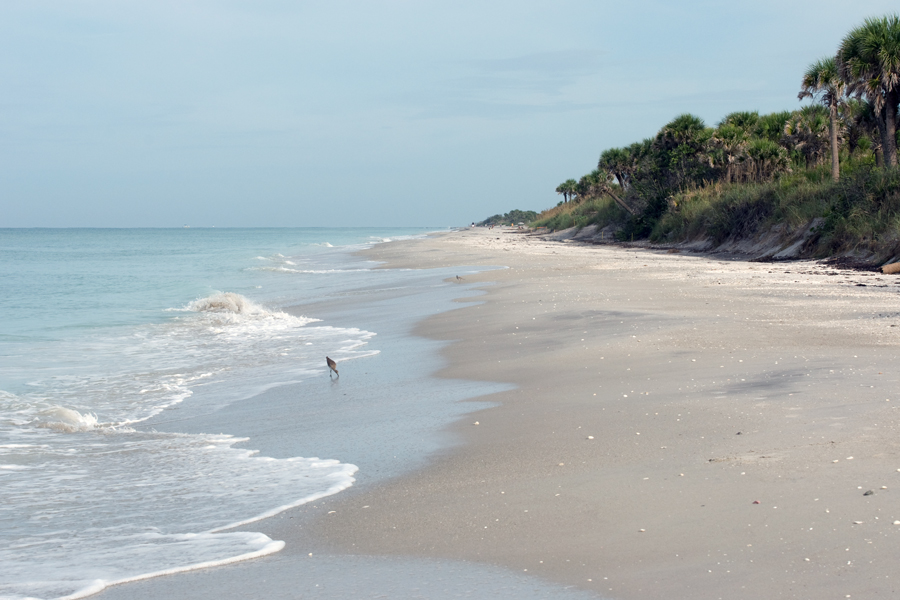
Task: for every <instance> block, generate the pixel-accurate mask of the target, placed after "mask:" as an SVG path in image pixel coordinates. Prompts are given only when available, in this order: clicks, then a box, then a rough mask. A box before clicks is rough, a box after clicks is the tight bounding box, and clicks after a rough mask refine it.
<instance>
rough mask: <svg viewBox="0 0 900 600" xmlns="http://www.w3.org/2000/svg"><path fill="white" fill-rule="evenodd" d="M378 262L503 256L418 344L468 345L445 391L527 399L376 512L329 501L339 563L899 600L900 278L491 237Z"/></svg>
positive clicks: (401, 486)
mask: <svg viewBox="0 0 900 600" xmlns="http://www.w3.org/2000/svg"><path fill="white" fill-rule="evenodd" d="M497 238H499V239H497ZM366 256H368V257H370V258H375V259H377V260H386V261H387V264H386V266H387V267H411V268H412V267H419V268H423V267H433V266H439V265H440V266H446V265H448V264H459V265H484V264H495V265H496V264H506V265H507V266H508V267H509V268H508V269H505V270H503V271H492V272H488V273H484V274H481V275H478V276H475V277H473V278H471V279H472V280H474V281H477V282H491V285H487V286H484V287H483V288H482V289H484V290H485V291H486V292H487V294H486V295H485V296H482V297H479V301H480V304H478V305H476V306H473V307H469V308H466V309H465V310H458V311H451V312H447V313H442V314H441V315H437V316H435V317H431V318H429V319H427V320H426V321H424V322H423V323H420V324H419V327H418V328H417V331H416V333H417V334H420V335H425V336H426V337H430V338H433V339H443V340H456V341H455V342H454V343H453V344H452V345H450V346H448V347H447V348H446V349H445V350H444V352H443V354H444V356H445V357H446V358H447V359H448V360H449V362H450V365H449V366H448V367H447V368H445V369H442V370H441V371H440V372H439V373H438V374H437V376H439V377H464V378H466V379H475V380H490V381H502V382H509V383H514V384H516V385H517V388H516V389H514V390H512V391H508V392H502V393H499V394H494V395H492V396H489V397H487V398H485V400H492V401H497V402H499V403H500V406H499V407H496V408H490V409H486V410H484V411H480V412H479V413H476V414H473V415H471V418H470V419H465V420H463V421H461V422H459V423H457V424H455V425H454V426H452V428H451V429H452V431H453V432H454V433H456V434H457V435H460V436H462V437H463V439H464V440H465V444H463V445H462V446H460V447H458V448H455V449H453V450H451V451H450V452H448V453H445V454H443V455H441V456H439V457H436V459H435V460H434V461H432V464H431V465H430V466H429V467H428V468H427V469H424V470H422V471H419V472H416V473H414V474H412V475H409V476H405V477H402V478H400V479H399V480H395V481H392V482H388V483H386V484H383V485H380V486H378V487H377V488H376V489H374V490H370V491H369V492H368V493H367V494H366V495H365V499H364V501H365V503H366V506H368V507H369V508H368V509H366V510H365V511H362V510H361V509H360V506H359V505H360V502H362V500H357V499H355V498H351V497H349V496H348V497H337V498H335V499H334V502H332V503H331V510H335V511H336V513H335V515H332V517H331V518H328V519H323V520H319V521H316V522H314V523H313V524H312V528H311V530H312V532H313V533H314V534H315V535H316V536H317V537H319V538H320V539H321V540H322V544H323V545H324V547H325V548H327V549H328V550H329V551H341V552H353V553H363V554H373V555H397V556H401V555H407V556H408V555H413V556H426V557H432V558H443V559H454V560H473V561H480V562H485V563H488V564H493V565H499V566H504V567H507V568H510V569H512V570H516V571H519V572H527V573H528V574H533V575H537V576H539V577H542V578H545V579H547V580H549V581H556V582H558V583H561V584H564V585H574V586H577V587H578V588H580V589H584V590H590V591H594V592H597V593H600V594H604V595H606V596H610V597H617V598H662V597H671V596H673V595H674V596H676V597H678V596H680V595H685V594H687V593H690V594H691V596H692V597H696V598H719V597H728V598H744V597H746V598H759V597H766V596H768V597H844V596H845V595H846V594H851V595H852V594H859V593H860V592H861V591H862V590H867V594H868V596H867V597H873V596H877V595H879V594H883V595H890V594H891V593H892V590H893V582H892V579H891V571H892V566H891V564H892V562H891V559H892V558H893V557H896V556H897V555H900V526H897V525H894V524H893V522H894V521H895V520H898V519H900V509H897V508H894V506H893V505H892V502H891V498H890V496H891V493H892V488H893V487H894V486H897V485H900V473H898V469H900V445H898V443H897V442H896V441H895V437H894V436H895V433H896V430H897V426H898V421H900V417H898V415H897V414H896V412H895V410H894V409H895V406H897V402H898V401H900V399H898V398H892V395H893V390H896V383H897V377H896V375H894V374H893V373H891V366H892V364H893V363H894V362H895V358H896V353H897V352H896V350H897V346H898V343H900V313H897V312H895V311H892V310H891V306H892V305H893V304H894V303H895V302H896V300H895V296H893V294H896V292H897V291H898V289H900V288H898V287H897V285H896V283H895V280H893V279H892V278H890V277H884V276H881V275H880V274H875V273H861V272H844V271H836V270H834V269H832V268H830V267H828V266H826V265H823V264H820V263H816V262H812V261H800V262H792V263H774V264H773V263H749V262H745V261H739V260H733V259H729V258H722V257H716V256H711V257H710V256H696V255H683V254H669V253H660V252H655V251H653V250H644V249H626V248H603V247H597V246H593V247H587V248H586V247H580V246H574V245H563V244H558V243H547V242H545V241H542V240H533V239H532V240H529V239H526V238H524V236H521V237H520V236H515V237H513V236H509V235H506V236H505V235H504V234H502V233H500V232H489V231H477V230H475V231H464V232H457V233H452V234H443V235H440V236H437V237H436V238H431V239H429V240H425V241H416V242H400V243H394V244H387V245H383V246H379V247H376V248H373V249H372V250H369V251H367V252H366ZM560 259H563V260H562V261H560ZM875 285H878V286H885V287H884V288H876V287H874V286H875ZM863 286H865V287H863ZM654 297H655V298H656V300H653V298H654ZM545 302H546V303H547V304H548V305H550V306H547V305H545ZM892 325H898V327H893V328H892V327H891V326H892ZM698 363H699V364H698ZM863 382H864V383H863ZM863 386H865V387H863ZM594 394H598V396H594ZM475 422H477V423H478V425H475V424H474V423H475ZM850 457H852V458H850ZM883 488H884V489H883ZM870 490H871V491H872V492H873V493H872V494H869V495H865V493H866V492H868V491H870ZM754 502H758V504H755V503H754ZM848 561H849V562H848Z"/></svg>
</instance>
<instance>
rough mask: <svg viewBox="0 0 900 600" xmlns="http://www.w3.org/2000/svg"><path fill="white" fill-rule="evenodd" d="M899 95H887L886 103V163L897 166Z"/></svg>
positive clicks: (894, 93)
mask: <svg viewBox="0 0 900 600" xmlns="http://www.w3.org/2000/svg"><path fill="white" fill-rule="evenodd" d="M897 99H898V98H897V93H896V92H892V93H890V94H887V98H885V103H884V138H885V140H884V142H885V143H884V162H885V165H886V166H888V167H896V166H897Z"/></svg>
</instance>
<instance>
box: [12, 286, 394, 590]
mask: <svg viewBox="0 0 900 600" xmlns="http://www.w3.org/2000/svg"><path fill="white" fill-rule="evenodd" d="M177 313H178V315H177V316H174V317H173V318H172V319H169V320H167V321H165V322H163V323H157V324H148V325H141V326H137V327H133V328H131V329H128V330H126V331H120V330H114V331H113V332H112V333H110V332H109V331H105V330H101V331H99V332H98V333H97V334H96V335H94V336H93V337H90V338H88V339H87V340H85V338H81V339H79V340H76V341H74V342H67V341H65V340H63V341H60V342H59V343H57V344H56V345H55V347H54V352H55V356H56V357H57V361H58V365H59V366H55V367H54V370H53V371H51V375H50V376H48V377H46V378H43V379H36V380H34V381H33V382H32V383H31V384H30V385H29V386H28V390H27V391H26V392H25V393H21V394H18V395H17V394H12V393H9V392H5V391H0V441H2V442H3V443H2V444H0V476H2V481H3V485H0V506H3V507H4V510H3V511H0V530H2V531H3V532H4V536H5V537H4V539H5V540H9V544H8V545H7V546H5V547H0V565H3V567H2V569H0V598H4V599H7V598H9V599H15V600H19V599H24V598H61V597H70V598H80V597H84V596H87V595H90V594H92V593H96V591H99V590H100V589H102V588H103V587H105V586H107V585H111V584H113V583H121V582H125V581H133V580H136V579H144V578H147V577H152V576H156V575H161V574H167V573H174V572H180V571H184V570H191V569H196V568H202V567H204V566H212V565H216V564H226V563H228V562H234V561H238V560H246V559H247V558H253V557H255V556H261V555H262V554H267V553H271V552H275V551H277V550H279V549H280V548H281V545H280V542H273V541H272V540H270V539H269V538H267V537H265V536H262V537H259V536H261V534H249V533H245V532H228V531H226V530H229V529H233V528H235V527H237V526H239V525H244V524H247V523H252V522H254V521H258V520H260V519H264V518H267V517H269V516H272V515H274V514H278V513H279V512H281V511H283V510H286V509H288V508H291V507H294V506H298V505H300V504H303V503H305V502H309V501H311V500H315V499H318V498H321V497H323V496H327V495H330V494H334V493H337V492H339V491H341V490H343V489H346V488H347V487H349V486H351V485H352V483H353V481H354V479H353V474H354V473H355V472H356V467H355V466H353V465H349V464H343V463H340V462H338V461H336V460H321V459H318V458H283V459H274V458H269V457H263V456H258V455H257V454H256V452H255V451H252V450H247V449H243V448H235V447H234V445H235V444H238V443H242V442H247V441H248V440H247V439H245V438H235V437H232V436H227V435H206V434H197V435H187V434H173V433H157V432H153V431H150V432H146V431H144V432H142V431H136V430H135V429H134V427H135V426H136V425H137V424H138V423H141V422H143V421H146V420H147V419H149V418H151V417H153V416H155V415H158V414H159V413H160V412H162V411H164V410H171V409H173V408H174V407H176V406H177V405H178V404H179V403H181V402H182V401H184V400H185V399H186V398H188V397H190V396H192V395H194V394H195V393H197V392H198V391H202V392H203V394H204V397H205V398H215V399H216V401H217V402H219V403H220V404H227V403H229V402H232V401H235V400H240V399H242V398H247V397H251V396H253V395H255V394H257V393H259V392H261V391H263V390H265V389H267V388H270V387H272V386H273V385H277V383H275V382H281V383H284V382H298V381H302V380H303V379H306V378H307V377H309V376H312V375H315V374H321V373H324V364H320V363H324V361H323V360H322V357H323V356H324V354H325V353H326V352H327V353H329V355H330V356H332V357H334V358H336V359H337V360H342V361H345V360H349V359H353V358H359V357H363V356H368V355H371V354H374V353H376V352H377V351H374V350H367V349H366V348H365V346H366V345H367V343H368V340H369V339H370V338H371V337H372V336H374V333H371V332H368V331H364V330H360V329H355V328H339V327H331V326H321V325H312V324H314V323H316V321H317V320H316V319H310V318H306V317H298V316H294V315H289V314H287V313H284V312H281V311H277V310H270V309H267V308H265V307H263V306H262V305H260V304H258V303H255V302H253V301H251V300H249V299H248V298H245V297H244V296H241V295H239V294H234V293H228V292H219V293H215V294H212V295H209V296H206V297H203V298H198V299H196V300H194V301H192V302H190V303H188V304H187V305H186V306H184V307H182V308H181V309H179V310H178V311H177ZM173 415H177V413H173ZM198 532H199V533H198ZM248 536H249V537H248Z"/></svg>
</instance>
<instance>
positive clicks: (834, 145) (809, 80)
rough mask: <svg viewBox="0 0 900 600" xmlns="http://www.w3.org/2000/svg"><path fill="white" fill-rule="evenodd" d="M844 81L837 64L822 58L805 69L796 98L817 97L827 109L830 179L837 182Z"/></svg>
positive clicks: (839, 171) (839, 174) (839, 172)
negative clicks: (840, 114)
mask: <svg viewBox="0 0 900 600" xmlns="http://www.w3.org/2000/svg"><path fill="white" fill-rule="evenodd" d="M844 87H845V84H844V81H843V80H842V79H841V78H840V75H839V74H838V68H837V63H836V62H835V60H834V59H833V58H823V59H822V60H820V61H818V62H815V63H813V64H811V65H810V66H809V68H808V69H806V73H804V74H803V81H802V83H801V84H800V93H799V94H798V95H797V98H798V99H800V100H803V99H804V98H816V97H818V98H819V99H820V100H821V102H822V104H824V105H825V106H827V107H828V115H829V118H830V123H829V133H830V135H831V177H832V178H833V179H834V180H835V181H837V180H838V179H840V176H841V170H840V169H841V166H840V155H839V154H838V109H839V108H840V105H841V97H842V96H843V95H844Z"/></svg>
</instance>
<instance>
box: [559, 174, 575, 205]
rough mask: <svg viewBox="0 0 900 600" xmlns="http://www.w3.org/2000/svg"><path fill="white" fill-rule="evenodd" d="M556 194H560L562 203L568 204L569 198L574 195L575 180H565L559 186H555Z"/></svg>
mask: <svg viewBox="0 0 900 600" xmlns="http://www.w3.org/2000/svg"><path fill="white" fill-rule="evenodd" d="M556 193H557V194H562V197H563V202H568V201H569V198H571V197H572V196H573V195H574V194H575V180H574V179H566V180H565V181H563V182H562V183H561V184H559V185H558V186H556Z"/></svg>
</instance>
